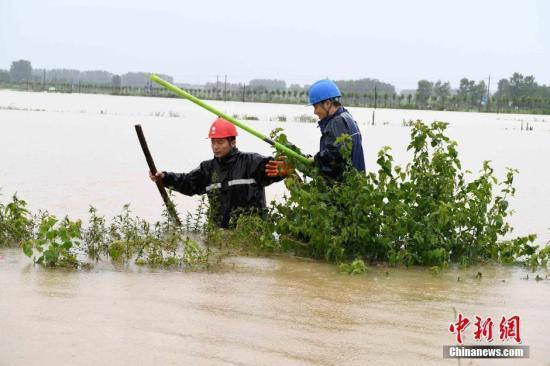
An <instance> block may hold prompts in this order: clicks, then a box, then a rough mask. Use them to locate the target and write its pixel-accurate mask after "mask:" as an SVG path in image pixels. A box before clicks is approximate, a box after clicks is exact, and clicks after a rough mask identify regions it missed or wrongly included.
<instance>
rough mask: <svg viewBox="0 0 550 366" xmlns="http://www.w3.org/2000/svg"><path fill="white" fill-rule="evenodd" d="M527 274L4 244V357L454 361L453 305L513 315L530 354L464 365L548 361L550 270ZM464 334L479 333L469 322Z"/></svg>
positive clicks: (139, 361)
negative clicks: (93, 256) (44, 251)
mask: <svg viewBox="0 0 550 366" xmlns="http://www.w3.org/2000/svg"><path fill="white" fill-rule="evenodd" d="M479 271H481V272H482V277H481V279H479V278H476V274H477V272H479ZM538 274H539V276H541V277H543V278H545V277H546V276H547V273H546V272H542V271H539V272H538ZM527 275H528V276H529V279H522V278H526V276H527ZM458 277H460V280H458ZM534 278H535V274H534V273H531V272H528V271H525V270H523V269H522V268H519V267H503V266H484V267H475V268H470V269H468V270H459V269H449V270H445V271H443V272H442V273H441V274H439V275H433V274H431V273H430V271H429V270H428V269H426V268H411V269H394V268H373V269H371V270H370V271H369V272H368V273H367V274H366V275H362V276H354V277H350V276H348V275H345V274H341V273H339V272H338V270H337V268H336V267H335V266H332V265H328V264H324V263H318V262H313V261H305V260H300V259H295V258H281V257H278V258H248V257H233V258H228V259H226V260H225V262H224V263H223V264H222V265H221V266H220V267H216V268H214V269H212V270H211V271H208V272H163V271H160V272H155V271H151V270H143V269H136V268H132V267H130V268H125V269H118V270H117V269H115V267H113V266H112V265H111V264H109V263H99V264H98V265H97V266H96V267H95V268H94V269H93V270H92V271H90V272H85V271H80V272H73V271H63V270H45V269H42V268H40V267H38V266H34V265H33V264H32V263H30V262H29V260H28V258H26V257H24V255H23V254H22V253H21V251H20V250H18V249H3V250H0V365H3V366H4V365H40V366H45V365H98V364H104V365H212V364H220V365H365V364H367V363H369V364H376V365H383V364H387V365H402V364H434V365H435V364H448V365H454V364H457V361H456V360H444V359H443V358H442V353H443V351H442V346H443V345H450V344H454V343H455V336H454V335H453V334H451V333H450V332H449V330H448V328H449V325H450V323H451V322H453V321H455V315H454V310H456V311H457V312H461V313H463V314H464V315H465V316H468V317H469V318H470V319H475V315H479V316H481V317H484V318H486V317H489V316H491V317H492V318H493V319H494V320H495V323H498V320H497V319H500V317H501V316H503V315H504V316H506V317H511V316H513V315H518V316H520V319H521V323H520V325H521V328H520V330H521V338H522V344H523V345H528V346H529V347H530V358H529V359H526V360H519V361H518V360H506V361H504V360H471V362H470V360H462V364H463V365H470V364H472V365H478V364H479V365H485V364H498V365H512V364H514V365H515V364H521V365H523V364H525V365H549V364H550V348H549V347H548V324H550V310H549V309H550V306H549V305H550V280H548V279H544V280H540V281H536V280H535V279H534ZM463 334H464V337H465V341H464V342H465V344H475V343H476V341H474V340H473V326H471V327H469V328H467V330H466V331H465V332H464V333H463ZM495 338H497V339H496V340H495V341H493V342H492V344H495V345H499V344H515V341H508V342H503V341H501V340H500V339H498V324H497V329H495Z"/></svg>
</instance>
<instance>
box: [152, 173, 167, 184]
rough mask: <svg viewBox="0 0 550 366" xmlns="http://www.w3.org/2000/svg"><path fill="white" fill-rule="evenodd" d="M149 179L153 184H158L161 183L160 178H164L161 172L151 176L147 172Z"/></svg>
mask: <svg viewBox="0 0 550 366" xmlns="http://www.w3.org/2000/svg"><path fill="white" fill-rule="evenodd" d="M149 178H151V180H152V181H153V182H155V183H156V182H158V181H159V180H160V181H161V182H162V178H164V173H163V172H157V174H153V173H151V172H149Z"/></svg>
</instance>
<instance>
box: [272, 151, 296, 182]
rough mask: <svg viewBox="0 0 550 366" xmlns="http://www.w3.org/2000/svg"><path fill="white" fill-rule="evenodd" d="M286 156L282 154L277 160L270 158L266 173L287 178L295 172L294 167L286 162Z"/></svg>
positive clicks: (274, 176) (273, 176)
mask: <svg viewBox="0 0 550 366" xmlns="http://www.w3.org/2000/svg"><path fill="white" fill-rule="evenodd" d="M285 160H286V156H281V157H279V158H278V159H277V160H270V161H268V162H267V164H266V165H265V174H266V175H267V176H268V177H270V178H276V177H283V178H286V177H287V176H288V175H289V174H292V173H293V172H294V167H293V166H292V165H290V164H287V163H286V161H285Z"/></svg>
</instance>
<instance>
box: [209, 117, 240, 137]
mask: <svg viewBox="0 0 550 366" xmlns="http://www.w3.org/2000/svg"><path fill="white" fill-rule="evenodd" d="M237 135H238V133H237V127H235V125H234V124H232V123H231V122H228V121H226V120H225V119H223V118H218V119H216V120H215V121H214V122H212V126H210V130H209V131H208V138H209V139H223V138H226V137H234V136H237Z"/></svg>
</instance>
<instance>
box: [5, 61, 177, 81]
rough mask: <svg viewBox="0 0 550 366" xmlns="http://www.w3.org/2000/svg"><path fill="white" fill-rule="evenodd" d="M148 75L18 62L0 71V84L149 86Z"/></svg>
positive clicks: (168, 76)
mask: <svg viewBox="0 0 550 366" xmlns="http://www.w3.org/2000/svg"><path fill="white" fill-rule="evenodd" d="M149 75H150V73H147V72H128V73H126V74H123V75H116V74H113V73H110V72H108V71H104V70H89V71H80V70H75V69H50V70H46V69H33V67H32V64H31V62H30V61H28V60H18V61H14V62H12V64H11V67H10V70H9V71H7V70H0V82H16V83H18V82H34V83H41V82H42V83H47V84H64V83H65V84H79V83H81V84H92V85H112V86H114V87H121V86H146V85H150V84H149V83H150V81H149ZM159 76H161V77H162V78H163V79H165V80H168V81H169V82H173V81H174V79H173V77H172V76H170V75H163V74H159Z"/></svg>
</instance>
